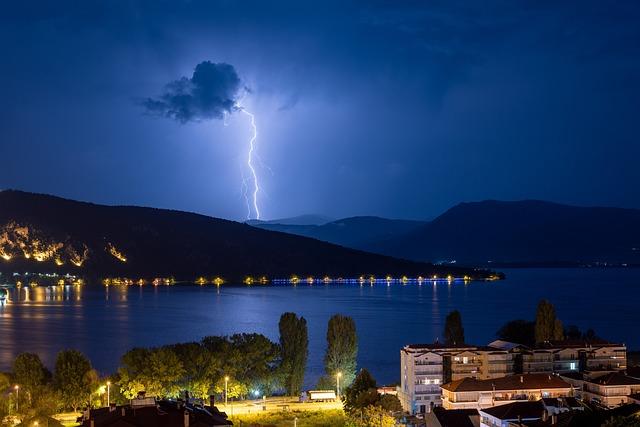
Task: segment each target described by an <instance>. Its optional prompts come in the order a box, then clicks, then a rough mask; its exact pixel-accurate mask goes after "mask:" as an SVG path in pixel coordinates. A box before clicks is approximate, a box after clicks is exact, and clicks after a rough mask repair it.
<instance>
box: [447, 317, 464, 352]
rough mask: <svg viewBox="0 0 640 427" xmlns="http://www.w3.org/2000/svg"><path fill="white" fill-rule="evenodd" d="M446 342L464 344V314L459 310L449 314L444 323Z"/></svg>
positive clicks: (448, 343)
mask: <svg viewBox="0 0 640 427" xmlns="http://www.w3.org/2000/svg"><path fill="white" fill-rule="evenodd" d="M444 342H445V344H447V345H456V344H464V328H463V327H462V316H461V315H460V312H459V311H458V310H454V311H452V312H451V313H449V314H448V315H447V318H446V319H445V323H444Z"/></svg>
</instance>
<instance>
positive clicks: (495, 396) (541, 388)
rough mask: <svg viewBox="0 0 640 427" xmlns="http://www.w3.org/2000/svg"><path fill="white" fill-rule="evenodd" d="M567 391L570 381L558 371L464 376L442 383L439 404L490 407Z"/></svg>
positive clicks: (464, 407) (465, 407)
mask: <svg viewBox="0 0 640 427" xmlns="http://www.w3.org/2000/svg"><path fill="white" fill-rule="evenodd" d="M570 394H571V385H570V384H568V383H567V382H565V381H564V380H562V379H561V378H560V377H558V376H557V375H550V374H521V375H510V376H506V377H502V378H493V379H487V380H477V379H474V378H463V379H461V380H457V381H452V382H450V383H447V384H443V385H442V406H443V407H444V408H446V409H477V408H489V407H492V406H500V405H505V404H508V403H512V402H521V401H531V400H539V399H542V398H547V397H548V398H559V397H567V396H569V395H570Z"/></svg>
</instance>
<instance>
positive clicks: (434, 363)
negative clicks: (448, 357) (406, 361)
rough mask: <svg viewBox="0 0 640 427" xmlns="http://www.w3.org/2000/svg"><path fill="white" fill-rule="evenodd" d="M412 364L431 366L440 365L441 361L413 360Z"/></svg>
mask: <svg viewBox="0 0 640 427" xmlns="http://www.w3.org/2000/svg"><path fill="white" fill-rule="evenodd" d="M413 364H414V365H416V366H425V365H426V366H428V365H432V366H438V365H439V366H442V362H427V361H423V360H416V361H415V362H413Z"/></svg>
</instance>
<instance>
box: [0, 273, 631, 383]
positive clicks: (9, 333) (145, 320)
mask: <svg viewBox="0 0 640 427" xmlns="http://www.w3.org/2000/svg"><path fill="white" fill-rule="evenodd" d="M507 277H508V279H507V280H505V281H498V282H471V283H467V284H464V283H462V282H460V283H453V284H448V283H446V282H439V283H437V284H434V283H433V282H430V281H425V282H424V283H422V284H417V283H409V284H406V285H403V284H400V283H393V284H390V285H387V284H385V283H376V284H375V285H373V286H372V285H370V284H368V283H366V284H363V285H358V284H350V285H335V284H332V285H323V284H314V285H312V286H310V285H307V284H303V283H300V284H299V285H297V286H295V287H294V286H254V287H250V288H248V287H245V286H227V285H223V286H222V287H220V288H216V287H215V286H195V285H194V286H179V285H176V286H157V287H156V286H151V285H145V286H130V287H128V288H127V287H118V286H111V287H108V288H105V287H103V286H101V285H97V284H87V285H83V286H74V285H67V286H51V287H44V286H43V287H34V288H32V287H28V286H26V287H22V288H21V289H19V290H18V289H12V290H11V291H10V293H9V301H8V302H7V303H6V304H5V305H4V306H0V370H6V369H9V368H10V365H11V362H12V360H13V358H14V357H15V355H16V354H17V353H20V352H22V351H33V352H37V353H38V354H40V356H41V357H42V358H43V360H44V361H45V363H46V364H47V365H48V366H50V367H51V366H53V362H54V359H55V354H56V353H57V352H58V351H59V350H61V349H64V348H77V349H79V350H81V351H83V352H84V353H85V354H87V355H88V356H89V357H90V358H91V360H92V361H93V363H94V365H95V366H96V367H97V368H98V369H100V370H101V371H103V372H108V371H110V370H113V369H114V368H115V367H116V366H117V364H118V361H119V358H120V356H121V355H122V353H124V352H125V351H126V350H127V349H129V348H131V347H134V346H152V345H161V344H167V343H173V342H179V341H189V340H199V339H201V338H202V337H203V336H206V335H221V334H231V333H235V332H259V333H263V334H265V335H267V336H268V337H270V338H271V339H273V340H277V338H278V319H279V316H280V314H281V313H283V312H285V311H294V312H297V313H299V314H302V315H303V316H305V318H306V319H307V322H308V325H309V339H310V343H309V344H310V345H309V369H308V375H307V383H308V385H312V384H313V382H314V381H315V380H316V379H317V377H319V376H320V374H321V373H322V357H323V353H324V350H325V333H326V329H325V328H326V323H327V320H328V319H329V317H330V316H331V315H332V314H334V313H343V314H348V315H351V316H353V317H354V319H355V320H356V325H357V328H358V332H359V339H360V343H359V344H360V345H359V347H360V352H359V363H360V365H361V366H365V367H367V368H369V369H370V370H371V371H372V372H373V373H374V375H375V376H376V377H377V378H378V379H379V381H380V382H383V383H390V382H393V381H397V380H398V374H399V350H400V348H401V347H402V346H403V345H404V344H407V343H416V342H432V341H434V340H435V339H442V332H441V331H442V328H443V321H444V317H445V316H446V314H447V313H448V312H449V311H451V310H453V309H459V310H460V311H461V313H462V318H463V321H464V327H465V333H466V336H467V341H469V342H472V343H478V344H485V343H487V342H488V341H490V340H491V339H493V337H494V333H495V331H496V330H497V329H498V328H499V327H500V326H501V325H502V324H503V323H504V322H505V321H506V320H510V319H515V318H528V319H532V318H533V317H534V315H535V306H536V304H537V302H538V301H539V300H540V299H541V298H548V299H550V300H551V301H552V302H553V303H554V304H555V305H556V308H557V311H558V315H559V317H560V318H561V319H562V320H563V322H564V323H565V325H569V324H576V325H578V326H579V327H580V328H583V329H586V328H590V327H591V328H594V329H595V330H596V332H597V333H598V334H599V335H601V336H603V337H605V338H609V339H611V340H617V341H623V342H626V343H627V345H628V346H629V347H630V348H633V349H638V348H640V337H638V336H635V335H634V334H631V335H628V334H630V332H629V331H630V328H629V325H635V324H638V323H639V322H640V311H639V310H637V301H638V297H639V296H640V288H638V287H637V285H638V284H639V283H640V270H614V269H610V270H588V269H583V270H575V269H549V270H543V269H535V270H508V271H507ZM594 307H597V309H594Z"/></svg>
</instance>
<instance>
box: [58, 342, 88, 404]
mask: <svg viewBox="0 0 640 427" xmlns="http://www.w3.org/2000/svg"><path fill="white" fill-rule="evenodd" d="M93 377H94V376H93V375H92V369H91V362H89V360H88V359H87V358H86V357H85V355H84V354H82V353H80V352H79V351H77V350H63V351H61V352H60V353H58V356H57V357H56V366H55V371H54V374H53V381H54V384H55V387H56V389H57V390H58V391H59V393H60V398H61V401H62V403H63V405H64V406H65V407H66V408H72V409H73V410H74V411H77V410H78V408H79V407H80V406H82V405H84V404H86V403H87V402H88V401H89V400H90V395H91V389H92V386H93V384H92V378H93Z"/></svg>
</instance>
